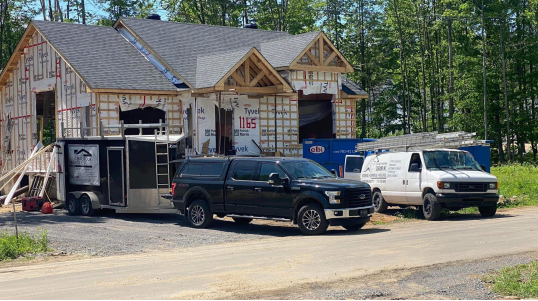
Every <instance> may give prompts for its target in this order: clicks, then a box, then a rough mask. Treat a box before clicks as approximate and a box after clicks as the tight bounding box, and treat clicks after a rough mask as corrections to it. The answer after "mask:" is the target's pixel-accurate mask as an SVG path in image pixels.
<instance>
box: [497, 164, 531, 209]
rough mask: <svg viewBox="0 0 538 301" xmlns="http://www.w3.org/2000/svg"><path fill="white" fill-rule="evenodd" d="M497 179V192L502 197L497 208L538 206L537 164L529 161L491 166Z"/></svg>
mask: <svg viewBox="0 0 538 301" xmlns="http://www.w3.org/2000/svg"><path fill="white" fill-rule="evenodd" d="M491 173H492V174H493V175H494V176H496V177H497V179H499V194H500V195H502V196H503V197H504V198H503V199H502V200H501V202H500V203H499V205H498V207H499V208H512V207H522V206H538V166H534V165H532V164H529V163H524V164H508V165H501V166H495V167H492V168H491Z"/></svg>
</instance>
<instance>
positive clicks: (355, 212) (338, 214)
mask: <svg viewBox="0 0 538 301" xmlns="http://www.w3.org/2000/svg"><path fill="white" fill-rule="evenodd" d="M372 214H374V206H368V207H358V208H340V209H325V218H326V219H328V220H329V221H330V220H337V219H359V218H369V217H370V216H372ZM331 225H332V223H331Z"/></svg>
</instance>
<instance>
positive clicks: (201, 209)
mask: <svg viewBox="0 0 538 301" xmlns="http://www.w3.org/2000/svg"><path fill="white" fill-rule="evenodd" d="M187 217H188V220H189V223H190V224H191V226H193V227H194V228H207V227H209V225H211V223H212V222H213V213H211V211H210V210H209V207H208V206H207V203H206V202H205V201H204V200H196V201H194V202H192V204H191V205H190V206H189V210H188V213H187Z"/></svg>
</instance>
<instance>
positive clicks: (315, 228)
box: [297, 204, 329, 235]
mask: <svg viewBox="0 0 538 301" xmlns="http://www.w3.org/2000/svg"><path fill="white" fill-rule="evenodd" d="M297 224H298V225H299V229H300V230H301V232H303V234H305V235H319V234H323V233H325V231H327V228H328V227H329V222H328V221H327V219H326V218H325V211H323V209H322V208H321V206H319V205H318V204H308V205H305V206H303V207H302V208H301V210H299V214H298V215H297Z"/></svg>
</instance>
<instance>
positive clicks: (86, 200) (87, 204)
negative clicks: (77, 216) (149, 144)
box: [79, 194, 95, 216]
mask: <svg viewBox="0 0 538 301" xmlns="http://www.w3.org/2000/svg"><path fill="white" fill-rule="evenodd" d="M79 203H80V213H82V215H86V216H92V215H94V214H95V209H93V207H92V200H91V199H90V197H89V196H88V195H87V194H83V195H82V196H81V197H80V199H79Z"/></svg>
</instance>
